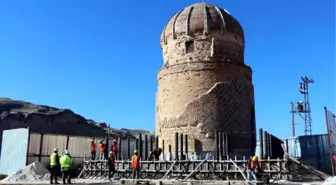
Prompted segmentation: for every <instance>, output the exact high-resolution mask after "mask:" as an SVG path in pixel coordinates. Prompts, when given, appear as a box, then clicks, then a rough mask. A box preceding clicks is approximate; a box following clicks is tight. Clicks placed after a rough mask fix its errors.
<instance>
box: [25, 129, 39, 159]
mask: <svg viewBox="0 0 336 185" xmlns="http://www.w3.org/2000/svg"><path fill="white" fill-rule="evenodd" d="M40 145H41V134H37V133H30V135H29V148H28V154H30V155H39V154H40Z"/></svg>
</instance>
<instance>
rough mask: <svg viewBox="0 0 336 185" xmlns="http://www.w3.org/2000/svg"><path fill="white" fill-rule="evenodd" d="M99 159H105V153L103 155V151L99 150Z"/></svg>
mask: <svg viewBox="0 0 336 185" xmlns="http://www.w3.org/2000/svg"><path fill="white" fill-rule="evenodd" d="M100 159H101V160H106V155H105V152H102V151H101V152H100Z"/></svg>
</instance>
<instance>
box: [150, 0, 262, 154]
mask: <svg viewBox="0 0 336 185" xmlns="http://www.w3.org/2000/svg"><path fill="white" fill-rule="evenodd" d="M244 44H245V43H244V34H243V29H242V27H241V25H240V24H239V23H238V21H237V20H236V19H235V18H234V17H232V16H231V15H230V14H229V13H228V12H227V11H225V10H223V9H221V8H219V7H216V6H213V5H210V4H207V3H196V4H194V5H191V6H189V7H186V8H184V9H183V10H181V11H180V12H178V13H177V14H176V15H174V16H173V17H172V18H171V19H170V20H169V21H168V23H167V25H166V27H165V28H164V30H163V32H162V35H161V48H162V51H163V58H164V65H163V67H162V68H161V69H160V70H159V72H158V75H157V79H158V91H157V94H156V134H157V135H159V136H160V140H165V146H168V145H171V146H172V149H173V150H174V149H175V146H174V145H175V142H174V140H175V137H174V134H175V132H180V133H184V134H188V135H189V138H188V151H191V152H194V151H195V152H203V151H205V152H210V151H214V148H215V146H214V144H215V142H214V133H215V130H217V131H220V132H224V133H230V134H231V136H230V138H229V139H230V143H229V145H231V147H230V152H231V154H234V155H238V156H239V155H248V156H249V155H251V154H252V153H253V152H254V147H255V139H256V136H255V130H256V128H255V119H254V117H255V113H254V90H253V84H252V70H251V68H250V67H249V66H247V65H245V63H244V47H245V45H244ZM161 143H162V142H160V144H161Z"/></svg>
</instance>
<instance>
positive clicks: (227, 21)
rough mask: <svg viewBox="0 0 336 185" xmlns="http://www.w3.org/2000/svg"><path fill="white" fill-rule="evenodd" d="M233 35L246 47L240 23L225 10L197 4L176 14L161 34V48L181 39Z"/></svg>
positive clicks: (205, 4) (206, 4)
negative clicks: (173, 40)
mask: <svg viewBox="0 0 336 185" xmlns="http://www.w3.org/2000/svg"><path fill="white" fill-rule="evenodd" d="M220 35H222V36H225V35H232V36H233V37H234V38H235V39H236V40H238V41H240V43H241V44H242V45H244V31H243V28H242V26H241V25H240V23H239V22H238V21H237V20H236V19H235V18H234V17H233V16H232V15H231V14H230V13H229V12H228V11H227V10H225V9H222V8H219V7H217V6H214V5H211V4H208V3H203V2H202V3H196V4H193V5H190V6H188V7H186V8H184V9H182V10H180V11H179V12H178V13H176V14H175V15H174V16H173V17H172V18H171V19H170V20H169V21H168V23H167V24H166V26H165V28H164V30H163V32H162V34H161V44H160V45H161V47H163V45H164V44H166V43H167V42H169V40H171V39H178V38H179V37H185V36H190V37H202V36H220Z"/></svg>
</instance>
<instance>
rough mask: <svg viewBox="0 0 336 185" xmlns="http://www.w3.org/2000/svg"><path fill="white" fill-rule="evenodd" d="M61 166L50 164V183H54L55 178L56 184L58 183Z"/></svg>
mask: <svg viewBox="0 0 336 185" xmlns="http://www.w3.org/2000/svg"><path fill="white" fill-rule="evenodd" d="M58 170H59V168H58V166H50V184H53V180H55V184H58V183H57V175H58V172H59V171H58Z"/></svg>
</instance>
